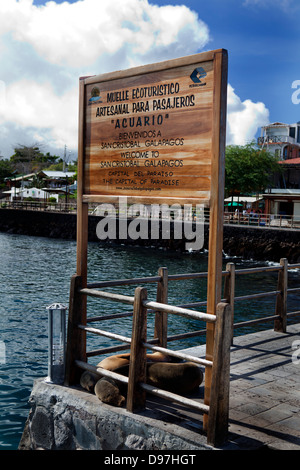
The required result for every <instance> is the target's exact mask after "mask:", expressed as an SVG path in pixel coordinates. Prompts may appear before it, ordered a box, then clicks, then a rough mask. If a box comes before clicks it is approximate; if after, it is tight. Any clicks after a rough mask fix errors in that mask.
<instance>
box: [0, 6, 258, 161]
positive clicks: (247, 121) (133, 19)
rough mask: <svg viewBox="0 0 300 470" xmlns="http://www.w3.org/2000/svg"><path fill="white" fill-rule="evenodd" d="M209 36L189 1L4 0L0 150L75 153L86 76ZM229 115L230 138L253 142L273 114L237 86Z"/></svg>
mask: <svg viewBox="0 0 300 470" xmlns="http://www.w3.org/2000/svg"><path fill="white" fill-rule="evenodd" d="M209 39H210V35H209V28H208V26H207V25H206V24H205V23H204V22H203V21H201V20H200V19H199V18H198V16H197V14H196V13H195V12H193V11H191V10H190V9H189V8H187V7H186V6H184V5H181V6H172V5H167V6H158V5H155V4H152V3H149V1H148V0H126V1H124V0H114V1H112V0H101V1H99V0H78V1H77V2H75V3H72V4H70V3H68V2H64V3H61V4H56V3H55V2H54V1H50V2H48V3H46V4H45V5H44V6H39V7H38V6H35V5H34V4H33V0H19V1H17V0H1V4H0V63H1V69H0V84H1V89H0V153H2V155H4V156H6V157H9V156H10V155H11V154H12V149H13V146H14V145H16V144H17V143H20V144H25V145H30V144H32V143H33V142H41V143H42V142H44V144H45V148H46V149H47V151H48V148H51V149H55V148H56V149H60V151H61V154H62V152H63V149H64V146H65V145H67V146H68V148H69V149H73V150H74V153H75V152H76V148H77V116H78V109H77V108H78V78H79V77H80V76H85V75H94V74H98V73H102V72H108V71H112V70H120V69H122V68H128V67H131V66H135V65H139V64H145V63H151V62H157V61H160V60H165V59H170V58H175V57H180V56H184V55H188V54H193V53H196V52H199V51H200V50H201V49H203V48H204V47H205V46H207V44H208V43H209ZM228 113H229V114H228V123H229V124H228V137H229V141H230V142H232V141H233V142H241V141H243V140H249V139H250V140H251V138H252V136H253V135H254V134H255V132H256V129H257V126H259V125H262V124H265V118H266V116H267V110H266V109H265V107H264V105H263V103H252V102H251V101H250V100H246V101H244V102H243V103H242V102H241V101H240V99H239V98H238V96H237V95H236V94H235V93H234V91H233V89H232V88H231V87H229V95H228ZM54 151H55V150H54ZM57 153H59V152H57Z"/></svg>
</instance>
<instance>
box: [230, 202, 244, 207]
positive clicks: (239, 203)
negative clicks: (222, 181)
mask: <svg viewBox="0 0 300 470" xmlns="http://www.w3.org/2000/svg"><path fill="white" fill-rule="evenodd" d="M226 206H239V207H242V206H243V204H242V203H241V202H227V203H226Z"/></svg>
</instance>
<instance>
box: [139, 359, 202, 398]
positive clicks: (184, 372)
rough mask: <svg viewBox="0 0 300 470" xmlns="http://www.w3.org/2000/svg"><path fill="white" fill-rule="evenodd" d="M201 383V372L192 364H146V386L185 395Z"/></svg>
mask: <svg viewBox="0 0 300 470" xmlns="http://www.w3.org/2000/svg"><path fill="white" fill-rule="evenodd" d="M202 381H203V372H202V370H201V369H200V367H199V366H197V365H196V364H195V363H193V362H183V363H179V364H172V363H167V362H162V363H152V364H147V384H149V385H153V386H154V387H157V388H161V389H163V390H168V391H169V392H173V393H177V394H178V395H186V394H188V393H191V392H194V391H195V390H196V389H197V388H198V387H199V386H200V384H201V383H202Z"/></svg>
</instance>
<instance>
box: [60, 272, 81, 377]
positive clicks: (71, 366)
mask: <svg viewBox="0 0 300 470" xmlns="http://www.w3.org/2000/svg"><path fill="white" fill-rule="evenodd" d="M81 287H82V279H81V277H80V276H77V275H76V274H75V275H74V276H72V278H71V285H70V303H69V315H68V333H67V349H66V372H65V385H67V386H69V385H74V384H76V383H79V380H80V374H81V371H80V369H78V368H77V367H76V366H75V360H80V361H84V362H86V332H85V331H83V330H81V329H79V328H78V327H77V325H78V324H83V325H85V324H86V318H85V317H84V314H85V309H84V308H83V306H84V303H85V297H86V296H85V295H82V294H80V293H79V290H80V289H81Z"/></svg>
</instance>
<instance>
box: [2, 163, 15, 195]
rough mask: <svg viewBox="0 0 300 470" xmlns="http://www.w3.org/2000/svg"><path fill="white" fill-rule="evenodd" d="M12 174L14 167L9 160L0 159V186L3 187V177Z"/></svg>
mask: <svg viewBox="0 0 300 470" xmlns="http://www.w3.org/2000/svg"><path fill="white" fill-rule="evenodd" d="M13 174H14V167H13V165H12V163H11V161H10V160H8V159H5V160H0V188H2V189H3V188H5V186H6V184H5V178H9V177H10V176H13Z"/></svg>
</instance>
